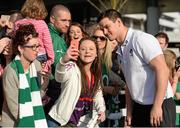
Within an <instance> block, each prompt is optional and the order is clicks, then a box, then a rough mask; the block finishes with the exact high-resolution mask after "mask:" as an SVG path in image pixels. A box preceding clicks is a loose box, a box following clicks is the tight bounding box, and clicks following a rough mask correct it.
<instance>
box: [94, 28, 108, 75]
mask: <svg viewBox="0 0 180 128" xmlns="http://www.w3.org/2000/svg"><path fill="white" fill-rule="evenodd" d="M97 30H100V31H102V30H101V29H100V26H99V25H97V26H96V28H95V30H94V32H93V33H95V32H96V31H97ZM101 60H102V64H105V66H106V69H107V71H108V72H109V71H110V70H111V68H112V44H111V42H110V40H109V39H108V38H106V46H105V48H104V52H103V54H102V55H101Z"/></svg>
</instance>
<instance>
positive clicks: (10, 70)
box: [3, 62, 17, 75]
mask: <svg viewBox="0 0 180 128" xmlns="http://www.w3.org/2000/svg"><path fill="white" fill-rule="evenodd" d="M16 70H17V68H16V65H15V64H14V63H12V62H11V63H9V64H8V65H7V66H6V67H5V69H4V72H3V74H11V75H12V73H13V72H16Z"/></svg>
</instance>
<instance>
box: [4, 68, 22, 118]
mask: <svg viewBox="0 0 180 128" xmlns="http://www.w3.org/2000/svg"><path fill="white" fill-rule="evenodd" d="M18 91H19V90H18V77H17V74H16V72H15V71H14V70H13V69H12V68H11V67H10V66H8V67H7V68H6V69H5V70H4V73H3V93H4V99H5V102H6V103H7V107H8V109H9V111H10V114H11V115H12V117H13V120H15V121H17V120H18V112H19V107H18V106H19V105H18Z"/></svg>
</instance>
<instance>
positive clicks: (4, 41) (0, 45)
mask: <svg viewBox="0 0 180 128" xmlns="http://www.w3.org/2000/svg"><path fill="white" fill-rule="evenodd" d="M10 43H11V39H9V38H8V37H4V38H2V39H0V53H2V52H3V51H4V49H5V47H6V46H7V45H9V44H10Z"/></svg>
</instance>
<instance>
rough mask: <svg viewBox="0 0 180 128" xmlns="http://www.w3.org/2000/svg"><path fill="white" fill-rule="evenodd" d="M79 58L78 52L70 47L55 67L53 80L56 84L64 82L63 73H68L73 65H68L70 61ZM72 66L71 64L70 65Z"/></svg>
mask: <svg viewBox="0 0 180 128" xmlns="http://www.w3.org/2000/svg"><path fill="white" fill-rule="evenodd" d="M78 56H79V51H78V50H77V49H74V48H72V47H69V48H68V50H67V52H66V53H65V55H64V56H63V57H62V58H61V59H60V61H59V63H58V64H57V66H56V71H55V79H56V81H57V82H63V81H66V80H65V78H66V77H65V76H64V74H65V72H66V71H68V70H69V69H70V68H71V67H72V66H73V65H71V64H70V65H68V62H69V61H70V60H74V61H76V60H77V58H78ZM72 64H73V63H72Z"/></svg>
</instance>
